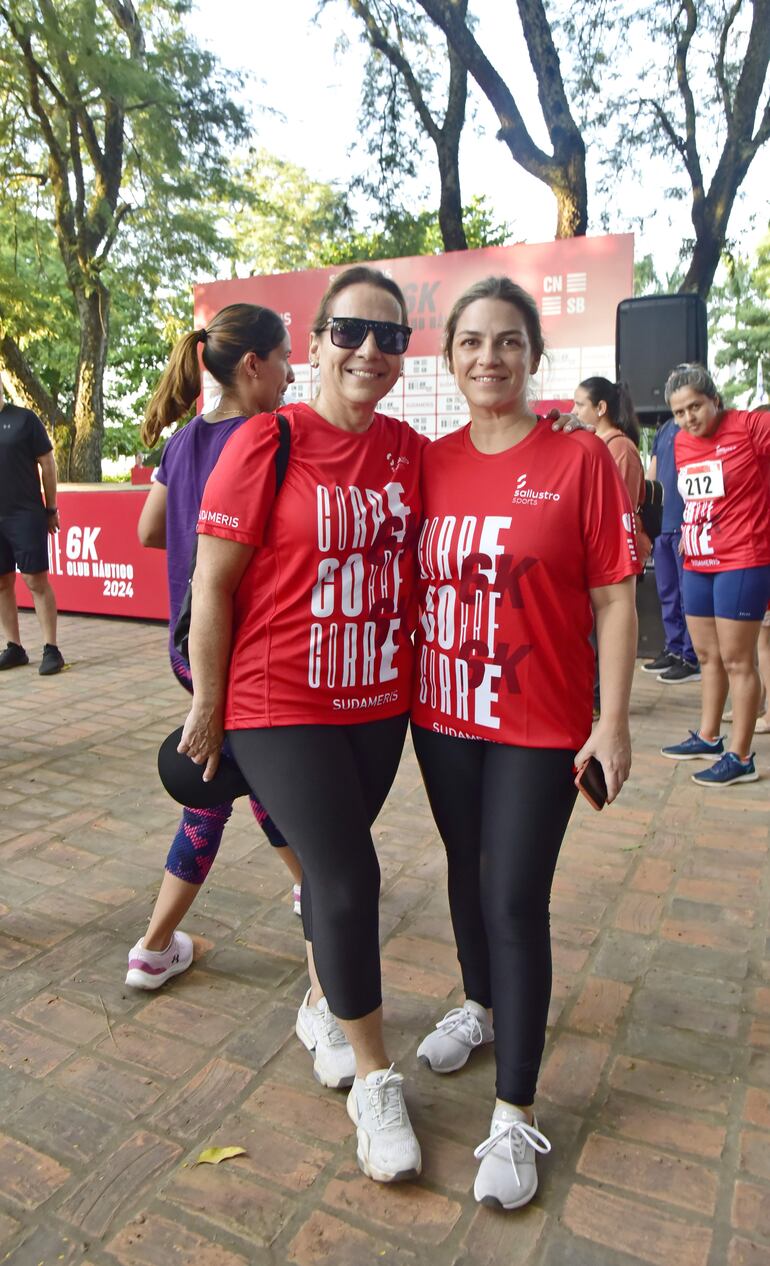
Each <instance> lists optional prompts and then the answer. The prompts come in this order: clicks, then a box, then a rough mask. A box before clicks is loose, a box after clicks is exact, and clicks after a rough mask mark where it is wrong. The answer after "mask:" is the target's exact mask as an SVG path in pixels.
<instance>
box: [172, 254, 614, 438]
mask: <svg viewBox="0 0 770 1266" xmlns="http://www.w3.org/2000/svg"><path fill="white" fill-rule="evenodd" d="M633 257H634V242H633V236H632V235H631V234H620V235H615V236H606V237H575V238H570V239H569V240H567V241H560V242H544V243H539V244H538V245H535V246H526V245H521V246H487V247H484V248H483V249H481V250H475V251H455V252H453V253H452V254H450V255H421V256H415V257H412V258H407V259H387V260H382V261H380V262H378V263H377V264H376V265H375V266H376V267H379V268H382V269H383V270H384V271H385V272H386V273H387V274H388V275H389V276H391V277H393V278H394V279H395V280H396V281H397V282H398V284H399V285H400V286H401V288H402V290H403V291H404V294H405V296H406V300H407V304H408V307H409V324H410V325H411V326H412V328H413V330H414V333H413V334H412V339H411V342H410V344H409V352H408V355H407V356H406V358H405V364H404V376H403V378H401V379H400V380H399V382H398V383H397V385H396V387H395V389H394V390H393V391H392V392H391V394H390V395H389V396H387V397H386V398H385V400H384V401H383V403H382V406H381V409H382V412H383V413H390V414H393V415H394V416H395V417H403V418H406V419H407V421H408V422H411V423H412V425H413V426H414V427H416V428H417V429H418V430H419V431H422V432H423V434H425V435H429V436H430V437H431V438H435V437H436V436H438V435H443V434H444V433H445V432H446V431H453V430H454V429H455V428H456V427H458V426H461V425H462V424H463V423H464V422H465V421H466V420H467V418H466V414H465V411H464V404H463V400H462V398H461V396H460V395H459V394H458V392H457V391H456V389H455V386H454V380H453V379H452V376H451V374H449V373H448V372H447V371H446V367H445V365H444V362H443V359H442V357H441V336H442V331H443V328H444V322H445V319H446V315H447V313H448V312H449V310H450V308H451V307H452V304H453V303H454V301H455V299H456V298H457V297H458V295H460V294H461V293H462V291H463V290H465V288H466V286H468V285H470V284H471V282H474V281H478V280H479V279H480V278H481V277H487V276H489V275H490V274H492V273H495V274H500V273H506V274H507V275H508V276H509V277H512V278H513V280H514V281H517V282H518V283H519V284H520V285H522V286H524V288H525V290H528V291H529V292H530V294H532V295H533V296H534V297H535V299H536V300H537V304H538V307H539V309H540V312H541V315H542V319H543V328H544V331H545V339H546V348H547V354H546V356H545V358H544V359H543V363H542V364H541V366H540V370H539V372H538V374H537V376H536V377H535V379H534V381H533V392H534V395H535V397H536V399H538V400H540V401H548V402H550V401H567V400H572V397H573V392H574V390H575V387H576V386H577V384H578V383H579V382H580V380H581V378H587V377H588V376H589V375H591V374H604V375H605V376H606V377H608V378H611V379H612V380H614V378H615V309H616V308H617V305H618V303H619V302H620V300H621V299H627V298H628V297H629V296H630V295H632V294H633V288H634V277H633ZM340 271H341V269H339V268H337V269H328V268H318V269H314V270H312V271H309V272H301V273H284V274H280V275H278V276H274V277H244V278H240V279H237V280H233V281H215V282H211V283H209V284H208V285H203V286H196V287H195V289H194V295H195V323H196V327H197V326H201V325H205V324H206V322H207V321H208V320H209V319H210V318H211V317H212V316H213V315H214V313H215V312H217V311H218V310H219V309H220V308H222V307H224V306H225V304H227V303H261V304H264V305H265V306H266V307H268V308H274V309H275V311H276V312H280V313H281V315H282V317H283V319H284V321H285V322H286V324H287V326H288V328H289V333H290V334H291V341H292V363H293V366H294V372H295V374H296V378H297V381H296V384H295V387H294V395H293V397H287V398H294V399H300V400H307V399H310V397H311V395H312V394H313V386H314V384H313V377H312V374H311V370H310V365H309V363H308V359H307V348H308V337H309V334H310V325H311V322H312V320H313V317H314V315H315V312H316V309H317V307H318V303H319V300H320V298H321V296H322V294H323V292H324V290H325V289H326V287H327V285H328V284H329V281H330V280H331V278H332V277H333V276H334V275H335V274H336V273H338V272H340ZM216 392H217V388H216V385H215V383H214V381H213V379H210V378H207V377H205V378H204V401H205V402H206V404H208V403H209V401H210V400H211V399H213V398H214V397H215V396H216Z"/></svg>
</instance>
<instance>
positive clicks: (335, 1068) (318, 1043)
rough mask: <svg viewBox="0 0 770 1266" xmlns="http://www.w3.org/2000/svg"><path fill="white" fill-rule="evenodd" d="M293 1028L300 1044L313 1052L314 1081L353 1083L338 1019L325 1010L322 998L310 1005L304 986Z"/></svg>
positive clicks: (351, 1058) (349, 1051)
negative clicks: (312, 1005)
mask: <svg viewBox="0 0 770 1266" xmlns="http://www.w3.org/2000/svg"><path fill="white" fill-rule="evenodd" d="M295 1031H296V1034H297V1037H298V1038H299V1040H300V1042H301V1043H302V1045H303V1046H306V1047H307V1049H308V1050H309V1051H310V1052H311V1053H312V1054H314V1055H315V1058H314V1060H313V1076H314V1077H315V1079H316V1081H320V1083H321V1085H322V1086H329V1087H330V1088H331V1089H332V1090H341V1089H342V1088H343V1087H345V1088H347V1087H348V1086H352V1085H353V1078H354V1077H355V1075H356V1057H355V1055H354V1054H353V1047H352V1046H351V1045H350V1042H349V1041H348V1039H347V1038H346V1037H345V1034H344V1033H343V1032H342V1029H341V1028H340V1024H339V1020H338V1019H337V1017H336V1016H335V1015H332V1013H331V1011H330V1010H329V1004H328V1002H327V1001H326V999H325V998H322V999H321V1001H320V1002H319V1003H318V1005H317V1006H315V1007H311V1006H310V990H309V989H308V991H307V993H306V994H305V999H304V1002H303V1003H302V1006H301V1007H300V1009H299V1011H298V1012H297V1024H296V1029H295Z"/></svg>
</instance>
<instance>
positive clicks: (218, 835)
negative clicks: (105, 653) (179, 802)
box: [166, 652, 286, 884]
mask: <svg viewBox="0 0 770 1266" xmlns="http://www.w3.org/2000/svg"><path fill="white" fill-rule="evenodd" d="M171 670H172V672H173V674H174V676H175V677H176V679H177V681H178V682H179V684H180V685H181V686H184V688H185V690H187V691H188V692H189V693H190V694H192V677H191V676H190V669H189V667H188V665H187V664H186V663H185V661H184V660H183V659H180V658H179V656H178V655H175V654H173V652H172V654H171ZM249 804H250V805H251V811H252V813H253V814H254V817H255V818H256V819H257V822H258V823H259V825H260V826H261V827H262V830H263V831H264V832H265V835H266V836H267V838H268V840H269V842H270V843H271V844H272V846H273V848H285V847H286V840H285V839H284V838H283V836H282V835H281V832H280V831H279V830H278V827H277V826H276V825H275V823H274V822H273V821H272V819H271V818H270V817H269V816H268V814H267V810H266V809H265V807H264V805H263V804H261V802H260V801H259V800H257V798H256V796H249ZM232 811H233V802H232V800H227V801H225V803H224V804H218V805H215V806H214V807H213V808H212V809H190V808H187V807H185V808H184V809H183V810H182V818H181V821H180V823H179V826H178V827H177V832H176V835H175V836H174V838H173V840H172V842H171V848H170V849H169V852H168V857H167V858H166V870H167V871H168V872H169V874H170V875H175V876H176V878H177V879H183V880H184V881H185V883H188V884H202V883H203V881H204V879H205V878H206V876H207V875H208V873H209V871H210V870H211V867H212V865H213V864H214V858H215V857H216V855H217V853H218V852H219V845H220V844H221V843H222V834H223V832H224V829H225V827H226V826H227V823H228V821H229V819H230V814H231V813H232Z"/></svg>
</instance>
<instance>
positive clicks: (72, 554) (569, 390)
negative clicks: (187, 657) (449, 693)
mask: <svg viewBox="0 0 770 1266" xmlns="http://www.w3.org/2000/svg"><path fill="white" fill-rule="evenodd" d="M377 266H378V267H380V268H382V269H384V271H385V272H387V273H388V274H389V275H390V276H392V277H394V278H395V280H396V281H397V282H398V283H399V285H400V286H401V287H402V289H403V291H404V293H405V295H406V298H407V303H408V305H409V323H410V325H411V326H412V327H413V329H414V333H413V335H412V341H411V343H410V345H409V355H408V356H407V357H406V358H405V364H404V376H403V378H401V379H400V380H399V382H398V384H397V386H396V388H395V389H394V390H393V392H391V394H390V395H389V396H388V397H387V398H386V399H385V401H384V402H383V405H382V409H383V412H388V413H391V414H393V415H395V416H396V417H404V418H406V419H407V420H408V421H409V422H411V423H412V425H413V426H415V427H416V428H417V429H418V430H420V431H422V432H423V434H425V435H429V436H431V438H435V437H436V436H438V435H443V434H444V433H445V432H447V431H452V430H454V429H455V428H456V427H458V426H461V425H462V424H463V423H464V422H465V421H466V414H465V411H464V406H463V401H462V398H461V397H460V396H459V395H458V393H457V391H456V390H455V387H454V382H453V380H452V377H451V375H450V374H448V373H447V372H446V369H445V366H444V363H443V360H442V357H441V335H442V330H443V326H444V321H445V319H446V315H447V313H448V311H449V309H450V308H451V306H452V304H453V303H454V301H455V299H456V298H457V296H458V295H459V294H461V293H462V291H463V290H464V289H465V287H466V286H468V285H469V284H470V283H471V282H473V281H477V280H478V279H479V278H481V277H486V276H489V275H490V274H492V273H496V274H499V273H506V274H507V275H508V276H510V277H512V278H513V279H514V280H515V281H517V282H519V284H520V285H522V286H524V288H525V289H526V290H528V291H529V292H530V293H531V294H532V295H534V297H535V298H536V300H537V304H538V307H539V309H540V312H541V314H542V318H543V327H544V330H545V338H546V349H547V353H546V356H545V358H544V360H543V363H542V365H541V367H540V370H539V372H538V374H537V377H536V378H535V380H534V382H533V392H534V395H535V397H536V398H537V399H538V400H539V401H541V402H543V403H545V404H550V403H552V402H554V403H559V402H561V403H563V404H566V403H567V402H569V401H571V400H572V396H573V392H574V389H575V387H576V385H577V383H578V382H580V380H581V378H586V377H588V376H589V375H591V374H604V375H606V376H607V377H608V378H614V377H615V342H614V340H615V309H616V308H617V305H618V303H619V302H620V300H621V299H626V298H628V297H629V296H630V295H632V294H633V237H632V236H631V235H630V234H622V235H619V236H607V237H577V238H571V239H569V240H568V241H563V242H545V243H542V244H538V245H535V246H525V245H522V246H492V247H485V248H484V249H482V250H475V251H456V252H454V253H453V254H450V255H425V256H419V257H415V258H410V259H389V260H382V261H380V262H379V263H378V265H377ZM335 271H339V270H329V269H326V268H319V269H314V270H312V271H309V272H301V273H285V274H282V275H278V276H274V277H246V278H242V279H237V280H232V281H215V282H211V283H210V284H208V285H201V286H196V287H195V289H194V304H195V324H196V326H200V325H205V324H206V322H207V321H208V320H209V319H210V318H211V317H212V316H213V315H214V313H215V312H217V311H218V309H219V308H221V307H224V305H225V304H228V303H237V302H247V303H261V304H265V305H266V306H267V307H271V308H274V309H275V310H276V311H277V312H280V313H281V315H282V316H283V319H284V321H285V322H286V325H287V326H288V328H289V331H290V333H291V338H292V345H293V357H292V360H293V364H294V370H295V373H296V376H297V381H296V384H295V388H294V397H293V398H295V399H301V400H308V399H310V398H311V396H312V394H313V385H314V384H313V379H312V375H311V371H310V365H309V364H308V361H307V346H308V336H309V333H310V324H311V322H312V319H313V316H314V314H315V311H316V309H317V307H318V302H319V300H320V298H321V295H322V294H323V292H324V290H325V289H326V286H327V285H328V283H329V280H330V279H331V277H332V276H334V273H335ZM216 394H217V389H216V384H215V383H214V382H213V380H212V379H207V378H204V402H205V404H206V405H207V406H208V405H209V404H211V402H212V401H213V399H214V398H215V396H216ZM145 496H146V490H144V491H142V490H140V489H138V488H137V489H110V488H109V487H108V486H105V487H100V488H99V489H98V490H85V489H82V488H78V487H71V488H63V489H61V491H60V494H59V507H60V510H61V519H62V530H61V533H60V534H59V536H58V537H57V538H55V539H54V540H52V542H51V550H50V555H51V580H52V583H53V586H54V589H55V590H56V597H57V601H58V603H59V609H60V610H61V611H84V612H94V613H97V614H103V615H122V616H134V617H136V618H137V619H147V618H158V619H165V618H167V615H168V601H167V596H166V580H165V555H164V553H163V552H162V551H159V550H148V549H143V548H142V547H141V546H140V545H139V542H138V541H137V537H136V525H137V521H138V518H139V513H140V511H141V507H142V504H143V503H144V498H145ZM17 593H18V596H19V602H20V605H22V606H30V605H31V604H30V600H29V594H28V592H27V589H26V586H25V585H24V584H23V582H22V581H21V580H20V581H19V582H18V584H17Z"/></svg>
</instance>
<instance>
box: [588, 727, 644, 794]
mask: <svg viewBox="0 0 770 1266" xmlns="http://www.w3.org/2000/svg"><path fill="white" fill-rule="evenodd" d="M589 756H595V757H596V759H597V760H598V761H599V763H600V765H601V767H602V769H603V770H604V777H605V780H606V782H607V804H612V802H613V800H614V799H615V798H616V797H617V796H618V795H619V793H620V789H621V787H622V786H623V783H624V782H625V781H626V779H627V778H628V775H629V773H630V772H631V734H630V732H629V729H628V723H627V722H624V723H621V722H610V721H601V720H600V721H599V722H598V723H597V725H596V726H595V728H594V731H593V733H592V735H591V737H590V738H589V739H588V741H587V742H586V743H584V744H583V746H582V747H581V749H580V751H579V752H578V754H577V756H576V757H575V765H576V767H577V768H578V769H580V767H581V765H585V763H586V761H587V760H588V758H589Z"/></svg>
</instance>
